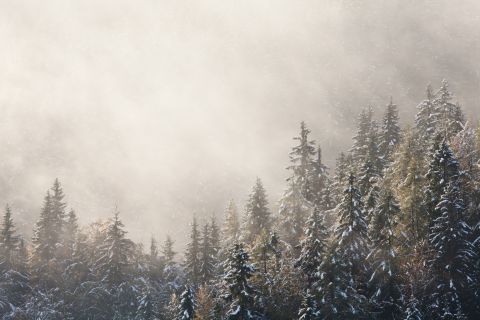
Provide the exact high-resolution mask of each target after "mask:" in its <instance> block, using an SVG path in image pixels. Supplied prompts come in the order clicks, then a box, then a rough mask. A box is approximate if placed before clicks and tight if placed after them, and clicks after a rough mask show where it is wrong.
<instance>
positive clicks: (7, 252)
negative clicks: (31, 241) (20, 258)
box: [0, 205, 20, 270]
mask: <svg viewBox="0 0 480 320" xmlns="http://www.w3.org/2000/svg"><path fill="white" fill-rule="evenodd" d="M19 244H20V239H19V238H18V236H17V235H16V231H15V225H14V223H13V218H12V211H11V210H10V207H9V206H8V205H7V206H6V207H5V213H4V215H3V219H2V224H1V225H0V270H9V269H10V268H12V267H13V266H14V264H15V253H16V251H17V250H18V246H19Z"/></svg>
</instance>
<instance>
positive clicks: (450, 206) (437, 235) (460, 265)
mask: <svg viewBox="0 0 480 320" xmlns="http://www.w3.org/2000/svg"><path fill="white" fill-rule="evenodd" d="M445 160H446V161H448V159H445ZM436 210H437V212H438V214H439V216H438V217H437V218H436V219H435V220H434V222H433V225H432V227H431V230H430V237H429V240H430V244H431V246H432V248H433V258H432V260H431V262H430V263H431V268H432V271H433V272H432V276H433V279H432V281H431V282H430V284H431V300H432V304H431V308H430V311H431V312H432V313H433V316H434V317H437V318H439V319H464V318H467V314H466V310H467V309H468V308H469V304H471V303H474V304H475V302H472V301H473V300H472V299H475V298H474V296H473V295H472V291H471V287H472V285H473V284H474V283H475V282H476V281H478V279H476V277H475V276H476V275H475V273H474V270H473V268H472V266H473V261H474V258H475V253H474V248H473V246H472V244H471V243H470V242H469V241H468V237H469V234H470V233H471V229H470V227H469V225H468V224H467V223H466V222H465V204H464V202H463V199H462V197H461V193H460V186H459V184H458V180H453V181H450V182H449V183H448V185H447V186H446V187H445V189H444V193H443V194H442V196H441V198H440V201H439V203H438V205H437V208H436Z"/></svg>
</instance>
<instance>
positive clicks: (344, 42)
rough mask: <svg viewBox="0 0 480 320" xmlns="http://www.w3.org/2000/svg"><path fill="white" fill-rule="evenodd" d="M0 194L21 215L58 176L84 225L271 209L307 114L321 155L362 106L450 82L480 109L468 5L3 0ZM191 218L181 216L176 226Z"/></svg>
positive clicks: (136, 228) (169, 223)
mask: <svg viewBox="0 0 480 320" xmlns="http://www.w3.org/2000/svg"><path fill="white" fill-rule="evenodd" d="M0 40H1V43H2V50H1V51H0V200H1V201H2V202H3V203H6V202H9V203H10V204H11V205H12V207H13V208H14V210H15V214H16V218H17V220H18V221H19V224H20V227H21V228H22V225H28V227H29V228H30V226H31V222H32V219H34V218H36V217H37V216H38V213H39V210H40V207H41V203H42V197H43V196H44V194H45V192H46V190H47V189H48V188H49V187H50V185H51V183H52V182H53V179H54V178H55V177H58V178H60V180H61V181H62V182H63V185H64V188H65V192H66V193H67V200H68V202H69V204H70V205H71V206H73V207H74V208H75V209H76V210H77V212H78V215H79V217H80V220H81V222H82V223H86V222H89V221H91V220H93V219H94V218H96V217H107V216H109V215H110V214H111V213H112V210H113V207H114V205H115V203H117V204H118V206H119V209H120V211H121V215H122V218H123V220H124V222H125V224H126V226H127V228H128V230H129V231H130V234H131V235H132V237H134V239H135V240H146V239H147V238H148V237H150V235H151V234H154V235H156V236H158V237H159V238H161V239H163V237H164V236H165V234H166V233H167V232H168V233H170V234H171V235H172V236H173V237H175V238H178V239H179V242H180V243H181V242H182V241H183V240H181V239H183V238H184V235H185V231H186V228H187V227H188V226H187V223H188V222H189V221H190V219H191V216H192V214H193V213H194V212H196V213H197V214H198V215H199V216H200V217H202V216H205V215H209V214H211V212H213V211H215V212H216V213H217V215H219V216H220V215H221V214H222V212H221V211H222V210H223V208H224V206H225V205H226V202H227V200H228V199H229V198H231V197H233V198H235V199H236V200H237V202H238V204H239V206H240V207H243V201H244V200H245V198H246V196H247V194H248V193H249V192H250V188H251V185H253V183H254V180H255V177H256V176H260V177H261V178H262V179H263V180H264V182H265V185H266V188H267V191H268V192H269V196H270V202H271V204H272V205H275V203H276V201H277V200H278V198H279V197H280V195H281V192H282V190H283V188H284V179H285V177H286V175H287V173H286V171H285V170H284V168H285V167H286V166H287V163H288V152H289V149H290V147H291V146H292V140H291V138H292V136H294V135H295V134H296V133H297V131H298V127H299V122H300V121H301V120H305V121H306V122H307V124H308V125H309V126H310V127H311V129H312V131H313V134H312V138H314V139H316V140H317V141H318V142H320V143H321V145H322V147H323V149H324V151H325V152H324V153H325V158H326V161H327V163H329V164H330V165H333V163H334V159H335V158H336V157H337V154H338V152H339V151H340V150H342V149H347V148H348V147H349V145H350V137H351V134H352V126H353V122H354V120H355V118H356V116H357V114H358V112H359V111H360V109H361V108H363V107H365V106H366V105H368V104H372V105H373V106H374V107H375V108H377V109H378V110H379V111H380V110H382V108H383V107H384V105H385V104H386V103H387V102H388V100H389V97H390V96H391V95H392V96H393V97H394V101H395V102H396V103H397V104H398V105H399V108H400V113H401V116H402V121H404V122H409V123H410V122H412V121H413V115H414V112H415V106H416V105H417V104H418V102H420V101H421V100H422V98H423V96H424V91H425V86H426V85H427V83H429V82H431V83H432V84H433V85H434V87H438V86H439V84H440V82H441V80H442V78H448V79H449V81H450V83H451V89H452V91H453V92H454V93H455V95H456V97H458V100H459V101H460V103H461V104H462V105H463V106H464V109H465V110H466V113H467V114H468V116H469V117H470V118H471V119H477V118H478V116H477V114H478V111H479V110H480V108H479V101H478V96H479V95H478V93H479V89H480V88H479V83H480V82H479V80H480V76H479V67H478V65H479V62H478V57H480V5H479V2H478V1H474V0H470V1H446V0H443V1H419V0H415V1H414V0H402V1H400V0H398V1H381V0H375V1H359V0H358V1H347V0H344V1H332V0H330V1H329V0H324V1H318V0H315V1H313V0H312V1H283V0H281V1H258V0H255V1H253V0H252V1H226V0H218V1H198V0H195V1H159V0H156V1H153V0H152V1H139V0H136V1H123V0H114V1H113V0H112V1H99V0H95V1H84V0H83V1H64V0H58V1H33V0H32V1H18V0H17V1H6V0H5V1H0ZM185 226H187V227H185Z"/></svg>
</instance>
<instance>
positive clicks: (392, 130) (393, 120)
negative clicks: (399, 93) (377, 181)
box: [379, 99, 400, 166]
mask: <svg viewBox="0 0 480 320" xmlns="http://www.w3.org/2000/svg"><path fill="white" fill-rule="evenodd" d="M399 142H400V125H399V124H398V110H397V106H396V105H395V104H393V101H392V99H390V103H389V104H388V105H387V110H386V111H385V115H384V117H383V123H382V130H381V133H380V143H379V152H380V157H381V159H382V161H383V163H384V165H387V166H388V164H389V163H390V161H391V160H392V155H393V153H394V151H395V148H396V146H397V144H398V143H399Z"/></svg>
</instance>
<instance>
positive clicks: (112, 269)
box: [95, 210, 133, 288]
mask: <svg viewBox="0 0 480 320" xmlns="http://www.w3.org/2000/svg"><path fill="white" fill-rule="evenodd" d="M123 228H124V225H123V223H122V221H121V220H120V218H119V212H118V211H117V210H115V213H114V216H113V218H112V219H111V221H110V223H109V225H108V229H107V231H106V238H105V241H104V243H103V244H102V245H101V246H100V251H99V253H100V258H99V259H98V260H97V261H96V265H95V269H96V271H97V273H98V275H100V277H101V281H102V282H103V283H104V284H105V285H106V286H107V287H108V288H114V287H118V286H119V285H121V284H123V283H125V282H126V281H127V280H128V279H129V277H130V275H129V273H128V268H129V266H130V263H131V256H132V250H133V243H132V241H131V240H130V239H127V238H126V237H125V235H126V233H127V232H126V231H125V230H123Z"/></svg>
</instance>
